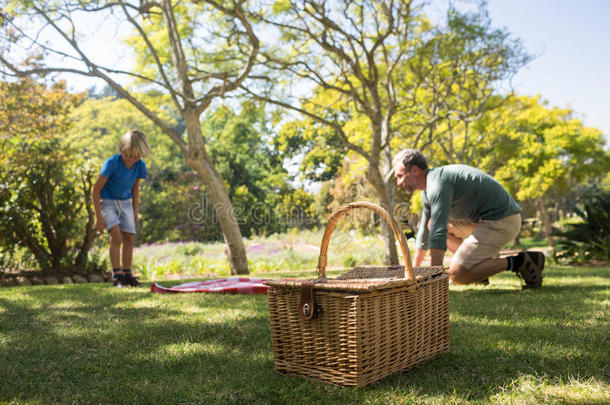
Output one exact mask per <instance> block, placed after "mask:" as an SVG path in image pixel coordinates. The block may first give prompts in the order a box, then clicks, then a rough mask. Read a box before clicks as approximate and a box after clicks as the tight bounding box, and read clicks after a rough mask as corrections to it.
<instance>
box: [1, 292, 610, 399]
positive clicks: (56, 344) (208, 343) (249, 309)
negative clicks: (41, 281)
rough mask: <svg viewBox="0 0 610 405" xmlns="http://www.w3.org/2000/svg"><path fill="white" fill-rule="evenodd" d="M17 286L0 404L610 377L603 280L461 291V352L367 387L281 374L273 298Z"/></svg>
mask: <svg viewBox="0 0 610 405" xmlns="http://www.w3.org/2000/svg"><path fill="white" fill-rule="evenodd" d="M15 291H16V294H17V296H16V297H15V298H13V299H9V298H4V297H3V296H2V295H0V310H2V312H0V338H1V340H0V349H1V350H0V370H3V375H4V376H6V378H2V379H0V402H1V401H9V402H10V401H40V402H43V403H53V402H59V403H67V402H70V403H183V402H186V403H230V402H234V403H303V402H306V403H361V402H378V403H383V402H384V398H385V399H386V400H387V399H388V398H390V400H389V401H390V402H392V401H400V400H401V398H407V399H408V398H411V399H413V398H439V399H440V400H443V399H444V400H447V398H457V399H459V400H485V399H491V398H492V397H493V396H494V395H497V394H498V393H500V392H501V391H502V390H505V389H511V386H512V385H513V384H514V383H515V381H518V380H519V378H521V377H522V376H531V377H532V378H540V379H543V380H545V381H548V382H550V383H553V382H561V381H563V382H565V381H569V380H570V379H573V378H576V379H587V378H590V377H593V378H595V379H597V380H599V381H603V382H608V380H609V378H608V371H607V364H608V338H607V326H608V324H607V318H604V317H605V316H606V315H604V314H603V313H601V312H600V311H601V310H602V309H603V308H604V306H603V304H601V302H602V301H603V297H604V294H603V293H604V292H605V291H607V288H605V287H604V286H599V285H588V286H583V287H582V288H580V289H578V290H576V289H574V288H571V287H564V286H561V285H554V284H550V285H549V286H548V287H546V286H545V288H543V289H542V290H541V291H535V292H530V291H518V290H515V289H505V290H503V289H480V288H473V289H463V290H459V291H455V290H452V291H451V293H450V302H451V303H450V310H451V328H452V329H451V353H449V354H447V355H445V356H442V357H439V358H437V359H435V360H433V361H430V362H428V363H426V364H423V365H420V366H419V367H417V368H415V369H413V370H411V371H409V372H404V373H398V374H395V375H393V376H391V377H389V378H387V379H385V380H384V381H382V382H381V383H379V384H378V385H375V386H372V387H368V388H365V389H363V390H356V389H351V388H347V389H345V388H338V387H333V386H329V385H326V384H322V383H318V382H312V381H307V380H304V379H300V378H296V377H287V376H281V375H276V374H275V373H274V372H273V354H272V347H271V337H270V333H269V326H268V308H267V301H266V297H265V296H243V295H241V296H231V295H211V294H183V295H152V294H150V293H149V292H148V291H147V290H146V289H132V290H127V291H125V290H117V289H112V288H110V287H109V286H107V285H98V286H91V285H88V286H76V285H75V286H68V287H62V288H56V287H30V288H27V289H24V290H23V293H20V292H19V291H18V290H17V289H15ZM596 302H600V305H599V306H598V307H595V305H594V304H595V303H596ZM592 308H593V309H595V308H597V309H595V311H596V312H595V313H592V312H593V311H592ZM386 402H387V401H386Z"/></svg>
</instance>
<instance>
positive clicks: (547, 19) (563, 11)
mask: <svg viewBox="0 0 610 405" xmlns="http://www.w3.org/2000/svg"><path fill="white" fill-rule="evenodd" d="M447 1H448V0H433V2H432V4H433V5H434V4H436V5H437V6H438V7H441V8H442V7H443V6H446V4H447V3H446V2H447ZM488 9H489V15H490V17H491V21H492V24H493V26H495V27H498V28H500V27H504V28H506V29H507V31H508V32H510V33H511V34H512V35H513V36H514V37H518V38H521V40H522V41H523V44H524V46H525V49H526V50H527V52H528V53H530V54H532V55H534V56H535V58H534V60H533V61H531V62H530V63H529V64H528V65H527V66H525V67H524V68H522V69H521V70H520V71H519V72H518V73H517V75H516V76H515V77H514V78H513V80H512V86H513V89H514V90H515V92H516V93H517V94H519V95H530V96H535V95H537V94H539V95H541V96H542V98H543V99H544V100H546V101H548V103H549V105H550V106H556V107H561V108H564V107H568V108H570V109H572V110H573V111H574V114H575V116H576V117H577V118H580V119H582V120H583V122H584V124H585V125H586V126H591V127H596V128H598V129H600V130H601V131H602V132H603V133H604V136H605V139H606V142H607V143H610V0H488ZM94 46H96V48H97V49H98V50H99V51H98V52H96V55H95V57H96V58H95V59H98V60H100V59H101V60H104V61H108V60H112V59H115V60H117V59H118V60H120V61H123V62H125V61H126V60H127V59H129V57H128V56H126V55H125V54H124V53H123V52H119V53H120V54H116V52H117V51H114V52H115V53H114V54H112V53H111V50H110V49H108V47H106V46H99V45H94ZM118 65H119V66H116V67H117V68H119V67H120V68H125V66H124V63H118ZM120 65H123V66H120ZM68 83H69V87H71V88H73V89H75V90H84V89H86V88H87V87H91V86H93V85H97V86H100V87H103V84H102V83H100V82H99V81H96V82H91V81H89V82H86V81H84V80H83V79H82V77H80V78H79V77H74V76H71V77H70V78H69V79H68Z"/></svg>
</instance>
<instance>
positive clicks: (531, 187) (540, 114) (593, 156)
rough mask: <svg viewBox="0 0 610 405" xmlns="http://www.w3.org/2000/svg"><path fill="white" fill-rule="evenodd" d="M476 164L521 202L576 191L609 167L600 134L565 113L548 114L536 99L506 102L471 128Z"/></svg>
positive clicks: (553, 110)
mask: <svg viewBox="0 0 610 405" xmlns="http://www.w3.org/2000/svg"><path fill="white" fill-rule="evenodd" d="M474 132H475V137H474V139H480V140H481V142H478V143H476V144H475V143H473V144H472V150H473V153H474V160H475V161H476V162H477V163H478V164H479V166H480V167H481V168H482V169H483V170H487V171H489V172H490V173H495V177H496V178H497V179H498V180H499V181H500V182H502V184H503V185H504V186H505V187H507V189H508V190H509V191H510V192H511V194H513V195H515V196H516V197H517V198H518V199H519V200H521V201H524V200H528V199H536V198H538V197H541V196H544V195H547V194H548V193H550V192H552V191H557V192H560V193H572V192H573V190H574V185H575V184H577V183H578V182H583V181H586V180H587V179H590V178H595V177H597V176H600V175H605V174H606V173H607V172H608V167H610V154H609V153H608V152H607V151H605V150H604V144H605V141H604V139H603V137H602V134H601V131H599V130H598V129H595V128H588V127H585V126H583V124H582V122H581V121H580V120H578V119H575V118H573V112H572V111H571V110H569V109H560V108H549V107H547V106H545V105H544V104H543V103H541V101H540V98H539V97H527V96H521V97H509V98H507V99H506V100H505V101H504V104H503V105H502V107H501V108H499V109H497V110H495V111H493V112H490V113H489V114H488V115H486V116H485V117H483V119H482V120H481V121H479V122H478V123H477V124H476V126H475V131H474Z"/></svg>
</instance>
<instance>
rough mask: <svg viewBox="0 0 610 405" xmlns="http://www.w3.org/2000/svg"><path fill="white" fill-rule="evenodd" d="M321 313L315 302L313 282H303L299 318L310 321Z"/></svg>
mask: <svg viewBox="0 0 610 405" xmlns="http://www.w3.org/2000/svg"><path fill="white" fill-rule="evenodd" d="M320 312H321V308H319V307H318V306H317V305H316V304H315V303H314V300H313V282H311V281H309V280H303V282H302V283H301V301H300V302H299V316H300V317H301V318H302V319H304V320H306V321H309V320H311V319H313V318H315V317H316V316H317V315H318V314H319V313H320Z"/></svg>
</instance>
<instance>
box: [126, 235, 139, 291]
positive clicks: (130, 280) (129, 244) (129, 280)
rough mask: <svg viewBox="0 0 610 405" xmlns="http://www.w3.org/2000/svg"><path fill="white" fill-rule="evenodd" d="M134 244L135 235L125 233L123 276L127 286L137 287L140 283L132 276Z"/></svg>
mask: <svg viewBox="0 0 610 405" xmlns="http://www.w3.org/2000/svg"><path fill="white" fill-rule="evenodd" d="M134 242H135V234H133V233H128V232H123V276H124V278H125V283H126V284H128V285H130V286H132V287H137V286H139V285H140V283H139V282H138V280H136V279H135V277H134V276H133V275H132V274H131V259H132V257H133V245H134Z"/></svg>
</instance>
